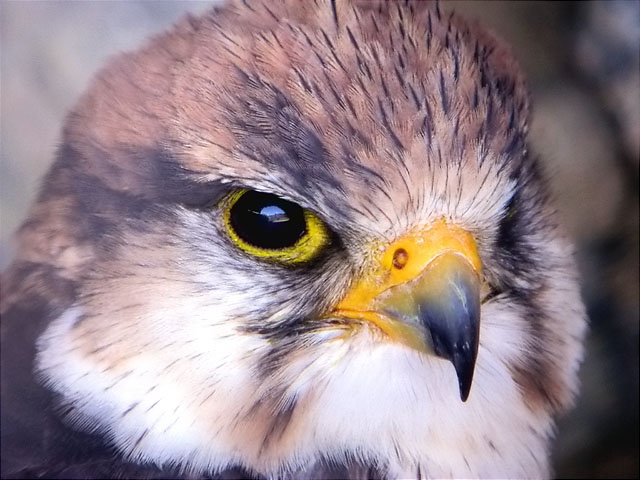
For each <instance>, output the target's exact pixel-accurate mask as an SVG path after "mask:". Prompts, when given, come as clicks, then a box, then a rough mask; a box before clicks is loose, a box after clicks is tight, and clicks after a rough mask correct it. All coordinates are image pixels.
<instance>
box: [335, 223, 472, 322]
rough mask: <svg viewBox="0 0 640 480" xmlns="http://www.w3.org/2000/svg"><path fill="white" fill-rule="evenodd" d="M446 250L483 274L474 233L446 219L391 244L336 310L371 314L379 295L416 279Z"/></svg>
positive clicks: (354, 313) (345, 314) (360, 314)
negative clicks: (398, 254) (398, 253)
mask: <svg viewBox="0 0 640 480" xmlns="http://www.w3.org/2000/svg"><path fill="white" fill-rule="evenodd" d="M400 249H402V250H404V252H402V257H403V258H402V259H403V262H401V265H398V262H397V261H396V262H395V263H396V264H395V265H394V257H395V258H396V260H397V255H396V252H397V251H398V250H400ZM445 253H454V254H456V255H460V256H461V257H463V258H465V259H466V260H467V261H468V262H469V264H470V265H471V267H472V268H473V269H474V270H475V271H476V272H478V276H479V277H480V272H481V271H482V262H481V261H480V256H479V255H478V250H477V248H476V243H475V241H474V239H473V237H472V235H471V234H470V233H469V232H467V231H466V230H463V229H462V228H460V227H457V226H455V225H451V224H449V223H447V222H446V221H445V220H444V219H443V220H440V221H438V222H436V223H434V224H433V225H431V226H430V227H428V228H426V229H421V230H417V231H413V232H410V233H408V234H407V235H405V236H403V237H401V238H399V239H398V240H396V241H395V242H393V243H391V244H390V245H388V246H387V247H386V248H385V250H384V252H383V253H382V256H381V258H380V260H379V263H378V265H376V266H375V267H374V268H373V269H372V270H371V271H369V272H368V273H366V274H365V275H364V277H363V278H362V279H361V280H360V281H359V282H358V283H357V284H356V285H354V286H353V287H352V288H351V290H350V291H349V292H348V293H347V295H346V296H345V298H344V299H342V301H341V302H340V303H339V304H338V305H337V306H336V310H335V311H334V313H337V314H344V316H347V317H353V316H356V315H357V316H359V318H362V313H363V312H369V313H367V315H369V316H371V315H372V314H373V312H372V310H373V308H372V305H373V302H374V300H375V298H376V297H378V295H380V294H381V293H382V292H384V291H386V290H388V289H389V288H391V287H393V286H395V285H399V284H402V283H406V282H409V281H411V280H413V279H415V278H417V277H418V276H419V275H420V274H421V273H422V272H423V271H425V269H426V268H427V266H428V265H429V264H431V263H432V262H433V260H435V259H436V258H438V257H440V256H441V255H443V254H445ZM376 315H377V314H376ZM374 323H376V324H379V322H374Z"/></svg>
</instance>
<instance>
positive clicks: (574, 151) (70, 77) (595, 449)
mask: <svg viewBox="0 0 640 480" xmlns="http://www.w3.org/2000/svg"><path fill="white" fill-rule="evenodd" d="M208 5H210V3H206V2H191V1H190V2H187V1H181V2H177V1H174V2H167V1H154V2H151V1H128V2H107V1H102V2H78V1H42V2H39V1H34V2H24V1H11V0H9V1H7V0H4V1H3V2H2V3H0V9H1V10H0V22H1V23H0V28H1V30H0V34H1V36H0V59H1V64H0V66H1V69H0V75H1V76H0V127H1V128H0V148H1V154H0V200H1V210H0V214H1V217H0V218H1V223H0V227H1V228H0V234H1V241H2V246H1V248H0V268H4V267H6V265H7V264H8V263H9V262H10V260H11V255H12V251H13V249H14V248H15V246H14V245H12V243H11V235H12V233H13V232H14V231H15V229H16V228H17V227H18V225H19V224H20V222H21V221H22V220H23V219H24V217H25V215H26V212H27V209H28V206H29V204H30V203H31V202H32V201H33V198H34V196H35V194H36V191H37V188H38V185H39V181H40V179H41V177H42V175H43V174H44V172H45V171H46V169H47V167H48V165H49V163H50V161H51V160H52V158H53V155H54V151H55V149H56V146H57V142H58V140H59V133H60V128H61V124H62V121H63V118H64V115H65V112H66V111H67V110H68V109H69V108H71V107H72V106H73V104H74V102H75V101H76V99H77V98H78V96H79V95H80V94H81V92H82V91H83V90H84V89H85V88H86V86H87V84H88V82H89V81H90V78H91V76H92V74H93V73H94V72H95V71H96V70H97V69H98V68H99V67H100V66H101V65H102V64H103V63H104V61H105V59H106V58H107V57H108V56H110V55H112V54H114V53H117V52H120V51H123V50H128V49H131V48H133V47H135V46H136V45H139V44H140V43H141V42H142V41H143V40H144V39H145V38H146V37H147V36H148V35H149V34H150V33H152V32H155V31H158V30H162V29H163V28H165V27H166V26H168V25H170V24H171V23H172V22H173V21H174V20H175V19H176V18H178V17H179V16H180V15H182V14H184V12H186V11H190V12H196V13H197V12H200V11H203V10H204V9H206V8H207V6H208ZM444 9H455V10H457V11H460V12H463V13H466V16H468V17H475V18H478V19H479V21H480V22H481V23H483V24H485V25H486V26H488V27H490V28H492V29H493V30H494V31H495V32H496V33H498V34H499V35H500V36H502V37H503V38H504V39H506V40H507V41H508V42H510V43H511V45H512V46H513V49H514V51H515V53H516V56H517V57H518V58H519V59H520V62H521V65H522V67H523V68H524V70H525V71H526V72H527V75H528V78H529V82H530V87H531V91H532V96H533V104H534V115H535V120H534V122H533V125H532V129H531V136H532V144H533V147H534V150H535V151H537V152H538V154H539V155H540V157H541V158H542V160H543V161H544V165H545V168H546V172H547V175H548V177H549V179H550V181H551V184H552V189H553V191H554V193H555V195H556V198H557V206H558V209H559V211H560V214H561V215H562V217H563V219H564V221H565V223H566V225H567V226H568V228H569V231H570V232H571V234H572V235H573V238H574V239H575V242H576V246H577V257H578V261H579V265H580V270H581V273H582V278H583V292H584V298H585V300H586V303H587V307H588V311H589V316H590V329H591V330H590V335H589V338H588V342H587V357H586V360H585V363H584V365H583V368H582V371H581V378H582V392H581V396H580V398H579V400H578V403H577V407H576V409H575V410H574V411H573V412H572V413H571V414H570V415H569V416H567V417H566V418H564V419H562V421H561V422H560V426H559V432H558V441H557V442H556V448H555V452H554V455H555V466H556V472H557V475H558V476H560V477H592V478H595V477H599V478H605V477H609V478H622V477H629V478H638V475H639V473H638V438H639V433H638V389H639V373H638V362H639V357H638V342H639V337H638V324H639V305H638V304H639V299H638V297H639V288H640V287H639V281H638V277H639V261H640V260H639V255H638V248H639V247H638V245H639V239H638V237H639V226H638V215H639V213H638V204H639V197H638V170H639V166H638V162H639V158H640V147H639V143H640V79H639V72H640V62H639V52H640V2H638V1H637V0H636V1H634V0H614V1H596V2H575V3H574V2H497V1H492V2H479V1H464V2H444Z"/></svg>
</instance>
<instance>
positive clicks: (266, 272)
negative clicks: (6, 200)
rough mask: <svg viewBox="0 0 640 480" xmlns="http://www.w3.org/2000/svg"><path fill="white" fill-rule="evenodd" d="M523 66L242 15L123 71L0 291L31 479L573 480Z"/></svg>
mask: <svg viewBox="0 0 640 480" xmlns="http://www.w3.org/2000/svg"><path fill="white" fill-rule="evenodd" d="M528 120H529V99H528V93H527V89H526V86H525V82H524V79H523V76H522V74H521V73H520V71H519V70H518V67H517V66H516V64H515V62H514V60H513V58H512V55H511V53H510V51H509V49H508V48H507V47H506V46H505V45H503V44H502V43H501V42H500V41H498V40H496V39H495V38H494V37H493V36H492V35H491V34H490V33H488V32H486V31H484V30H483V29H482V28H481V27H479V26H477V25H475V24H470V23H467V22H466V21H464V20H463V19H461V18H460V17H459V16H457V15H456V14H453V13H447V12H446V11H445V10H444V9H443V8H442V6H441V5H438V4H433V3H427V2H420V1H410V0H409V1H397V2H394V1H387V2H385V1H364V0H363V1H358V0H352V1H326V0H318V1H314V2H312V1H294V0H287V1H262V2H260V1H251V0H246V1H237V2H233V3H230V4H225V5H222V6H219V7H216V8H214V9H213V10H212V11H210V12H208V13H207V14H205V15H202V16H200V17H191V16H190V17H187V18H185V19H183V20H182V21H181V22H179V23H178V24H177V25H176V26H175V27H174V28H173V29H171V30H170V31H168V32H167V33H164V34H161V35H159V36H157V37H155V38H153V39H152V40H151V41H150V42H149V43H148V44H147V45H146V46H144V47H143V48H141V49H140V50H138V51H136V52H133V53H127V54H123V55H121V56H118V57H116V58H115V59H113V60H112V61H111V62H110V63H109V64H108V65H107V66H106V68H105V69H103V70H102V71H101V72H100V73H99V74H98V75H97V77H96V78H95V80H94V81H93V84H92V86H91V87H90V88H89V90H88V92H87V93H86V94H85V95H84V96H83V97H82V98H81V100H80V101H79V104H78V105H77V106H76V108H75V109H74V110H73V111H72V112H71V113H70V115H69V116H68V119H67V122H66V124H65V127H64V132H63V136H62V142H61V145H60V148H59V150H58V152H57V158H56V161H55V163H54V165H53V167H52V168H51V170H50V172H49V173H48V175H47V177H46V179H45V181H44V185H43V188H42V190H41V193H40V196H39V198H38V200H37V202H36V204H35V205H34V207H33V209H32V211H31V214H30V216H29V218H28V220H27V221H26V223H25V224H24V225H23V226H22V228H21V230H20V231H19V234H18V240H19V247H20V249H19V252H18V254H17V257H16V259H15V261H14V263H13V264H12V266H11V267H10V268H9V269H8V271H7V272H6V273H5V275H4V277H3V279H2V282H3V283H2V287H3V294H2V312H3V318H2V354H3V358H2V367H3V368H2V448H3V453H2V471H3V476H13V477H20V476H22V477H29V478H32V477H34V476H44V477H59V478H68V477H75V478H80V477H101V478H105V477H112V476H121V477H151V478H153V477H162V478H166V477H167V476H172V475H173V476H176V477H189V478H212V477H213V478H227V477H233V478H244V477H252V478H273V479H275V478H278V479H279V478H295V479H298V478H411V479H418V478H444V477H447V478H450V477H457V478H461V477H462V478H469V477H487V478H498V477H502V478H504V477H517V478H523V477H534V478H539V477H546V476H549V475H551V474H552V473H551V469H550V465H549V459H548V454H549V444H550V439H551V437H552V435H553V431H554V419H555V417H556V415H557V414H558V413H560V412H562V411H563V410H565V409H566V408H567V407H568V406H570V405H571V402H572V399H573V397H574V394H575V392H576V389H577V374H576V371H577V368H578V366H579V363H580V360H581V357H582V338H583V335H584V330H585V321H584V317H585V315H584V309H583V306H582V303H581V299H580V295H579V288H578V283H577V275H576V271H575V267H574V263H573V260H572V253H571V251H572V248H571V245H570V242H569V241H568V240H567V239H566V238H565V236H564V234H563V233H562V228H561V227H560V226H559V225H558V223H557V220H556V218H555V214H554V211H553V208H552V206H551V205H550V201H549V199H548V194H547V189H546V187H545V182H544V179H543V175H542V174H541V172H540V168H539V165H538V162H537V160H536V158H535V155H533V154H532V153H531V151H530V150H529V148H528V140H527V124H528Z"/></svg>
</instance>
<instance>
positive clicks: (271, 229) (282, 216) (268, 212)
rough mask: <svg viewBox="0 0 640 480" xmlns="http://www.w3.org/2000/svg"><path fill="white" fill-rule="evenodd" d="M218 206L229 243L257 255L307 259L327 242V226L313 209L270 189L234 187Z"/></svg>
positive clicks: (296, 261) (282, 260) (293, 260)
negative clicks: (271, 191)
mask: <svg viewBox="0 0 640 480" xmlns="http://www.w3.org/2000/svg"><path fill="white" fill-rule="evenodd" d="M220 206H221V209H222V216H223V223H224V226H225V229H226V233H227V234H228V236H229V238H230V240H231V241H232V243H233V244H234V245H235V246H237V247H238V248H240V249H241V250H242V251H244V252H245V253H248V254H250V255H252V256H254V257H257V258H260V259H264V260H270V261H275V262H280V263H285V264H301V263H306V262H309V261H311V260H313V259H314V258H316V257H317V256H318V254H319V253H320V252H321V251H322V250H323V249H324V248H325V247H326V246H327V245H328V244H329V242H330V235H329V229H328V227H327V226H326V224H325V223H324V222H323V221H322V220H320V218H318V216H317V215H316V214H315V213H313V212H312V211H311V210H308V209H305V208H302V207H301V206H299V205H297V204H295V203H293V202H290V201H288V200H285V199H283V198H281V197H278V196H276V195H273V194H271V193H265V192H259V191H256V190H248V189H241V190H235V191H233V192H231V193H230V194H228V195H227V196H226V197H225V198H223V199H222V201H221V202H220Z"/></svg>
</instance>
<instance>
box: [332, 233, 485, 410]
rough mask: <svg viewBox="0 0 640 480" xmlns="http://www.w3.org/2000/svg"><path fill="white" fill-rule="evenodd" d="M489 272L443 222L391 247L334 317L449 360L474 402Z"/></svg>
mask: <svg viewBox="0 0 640 480" xmlns="http://www.w3.org/2000/svg"><path fill="white" fill-rule="evenodd" d="M481 268H482V266H481V262H480V259H479V256H478V253H477V249H476V245H475V242H474V240H473V238H472V237H471V235H470V234H469V233H468V232H466V231H464V230H462V229H460V228H458V227H456V226H452V225H449V224H447V223H446V222H444V221H441V222H438V223H436V224H435V225H434V226H432V227H431V228H429V229H428V230H426V231H421V232H417V233H412V234H410V235H407V236H405V237H402V238H400V239H399V240H397V241H395V242H393V243H392V244H391V245H390V246H389V247H387V248H386V249H385V252H384V254H383V255H382V259H381V260H380V262H379V265H378V266H377V267H376V268H374V269H373V270H372V271H370V272H368V273H367V274H365V275H364V276H363V278H362V279H361V280H360V281H359V283H357V284H356V285H355V286H354V287H352V289H351V290H350V291H349V292H348V293H347V295H346V296H345V297H344V298H343V299H342V301H340V303H339V304H338V305H337V306H336V308H335V309H334V311H333V312H331V314H332V316H335V317H338V318H342V319H348V320H353V321H358V322H370V323H372V324H374V325H376V326H377V327H378V328H379V329H380V330H382V332H384V333H385V334H386V335H387V336H388V337H389V338H390V339H391V340H393V341H397V342H400V343H403V344H405V345H408V346H409V347H411V348H413V349H416V350H418V351H420V352H423V353H428V354H435V355H436V356H438V357H441V358H444V359H446V360H449V361H450V362H451V363H452V364H453V366H454V368H455V371H456V374H457V376H458V385H459V388H460V398H461V399H462V401H466V400H467V398H468V396H469V392H470V390H471V384H472V380H473V372H474V368H475V362H476V357H477V354H478V342H479V335H480V284H481V276H480V272H481Z"/></svg>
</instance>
